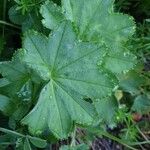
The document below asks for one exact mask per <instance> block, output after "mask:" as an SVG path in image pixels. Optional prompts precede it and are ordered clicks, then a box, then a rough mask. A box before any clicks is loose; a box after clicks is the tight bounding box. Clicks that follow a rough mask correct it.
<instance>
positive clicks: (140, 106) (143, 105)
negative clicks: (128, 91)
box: [132, 95, 150, 114]
mask: <svg viewBox="0 0 150 150" xmlns="http://www.w3.org/2000/svg"><path fill="white" fill-rule="evenodd" d="M132 110H133V111H136V112H139V113H141V114H144V113H149V112H150V99H149V98H148V97H147V96H146V95H140V96H138V97H136V98H135V100H134V104H133V106H132Z"/></svg>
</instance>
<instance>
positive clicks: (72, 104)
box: [0, 0, 137, 150]
mask: <svg viewBox="0 0 150 150" xmlns="http://www.w3.org/2000/svg"><path fill="white" fill-rule="evenodd" d="M15 2H16V4H17V5H13V6H12V7H11V8H10V10H9V17H10V20H11V21H12V22H13V23H15V24H18V25H21V27H22V32H23V40H22V48H20V49H19V50H17V51H16V52H15V53H14V55H13V58H12V60H11V61H3V62H1V63H0V73H1V75H2V78H1V79H0V104H1V105H0V110H1V111H2V113H3V115H5V116H8V117H9V124H8V127H9V128H11V129H12V130H14V131H10V130H7V129H3V128H0V131H1V132H4V133H6V136H8V135H7V134H10V133H13V134H14V135H17V137H19V138H17V139H15V140H14V139H13V142H12V138H10V136H8V138H6V139H7V140H6V141H7V143H6V144H4V145H6V146H7V145H13V146H14V145H15V146H14V147H16V149H17V148H18V145H19V146H20V149H21V148H24V150H26V149H31V148H32V147H34V146H36V147H40V146H39V145H37V144H35V143H34V142H33V141H32V139H35V141H36V143H38V142H39V141H41V142H42V148H43V147H45V146H46V144H45V140H42V139H40V138H44V139H46V140H47V141H48V142H51V140H52V141H53V140H54V141H55V138H57V139H61V140H62V139H67V138H68V137H71V138H72V142H71V145H69V146H64V147H62V148H61V149H62V150H65V149H71V150H76V149H77V150H78V149H88V146H87V145H84V144H81V145H76V142H75V138H76V137H75V136H76V134H74V133H76V128H75V127H82V128H85V129H86V128H89V127H90V128H93V129H94V128H95V127H98V126H100V125H102V126H103V127H104V126H105V125H108V126H109V127H111V128H113V127H116V126H117V125H116V124H117V119H116V116H117V112H118V111H119V106H120V104H119V102H118V101H117V99H116V98H115V97H114V96H113V95H114V92H115V91H116V90H117V89H118V88H119V86H120V83H122V87H124V86H123V85H125V84H123V79H122V78H121V77H124V76H126V75H128V74H129V73H130V72H129V71H130V70H132V69H133V68H134V67H135V65H136V64H137V58H136V55H135V54H134V53H132V51H131V50H130V47H131V46H132V45H133V43H132V42H130V40H131V38H132V36H133V35H134V34H135V22H134V19H133V18H132V17H131V16H128V15H124V14H121V13H116V12H114V8H113V7H114V1H113V0H92V1H91V0H76V1H75V0H62V2H61V5H56V3H54V2H53V1H48V0H47V1H46V2H45V1H35V0H34V1H33V0H29V1H28V0H19V1H18V0H15ZM57 2H58V3H59V1H57ZM39 12H40V13H39ZM41 20H42V23H43V25H42V24H41ZM7 25H8V24H7ZM9 25H11V24H9ZM14 27H16V26H14ZM35 30H36V31H35ZM49 33H50V34H49ZM127 73H128V74H127ZM121 81H122V82H121ZM135 104H136V106H134V105H135ZM134 105H133V108H134V107H137V103H134ZM106 109H108V110H109V111H108V112H107V113H106V112H105V111H106ZM110 114H111V115H110ZM122 118H123V120H124V121H125V120H126V118H125V117H124V116H122ZM126 125H127V129H128V130H129V131H127V132H126V133H132V135H133V134H134V133H135V132H134V131H133V130H132V129H133V127H132V123H131V124H130V123H128V122H127V123H126ZM26 127H28V129H27V128H26ZM130 129H131V130H130ZM28 134H31V135H32V136H33V137H32V136H29V135H28ZM103 134H104V136H107V137H108V134H107V133H106V134H105V132H104V133H103ZM103 134H102V135H103ZM129 135H131V134H129ZM2 136H5V135H2ZM34 136H39V137H40V138H36V137H34ZM53 136H55V138H54V137H53ZM134 137H135V136H134ZM134 137H133V139H134ZM112 139H113V140H116V141H117V142H120V143H121V144H122V143H123V141H122V140H120V139H117V138H115V137H114V136H112ZM49 140H50V141H49ZM16 141H19V144H17V143H18V142H17V143H16ZM37 141H38V142H37ZM11 142H12V143H13V144H12V143H11ZM30 142H31V143H32V144H33V145H34V146H33V145H31V143H30ZM20 143H21V144H20ZM43 143H44V144H43ZM128 144H129V145H130V144H131V143H127V142H126V143H125V144H124V145H125V146H127V147H129V148H131V149H134V148H132V147H131V146H129V145H128ZM6 146H4V148H5V147H6ZM34 148H35V147H34Z"/></svg>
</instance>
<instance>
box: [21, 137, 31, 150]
mask: <svg viewBox="0 0 150 150" xmlns="http://www.w3.org/2000/svg"><path fill="white" fill-rule="evenodd" d="M23 150H32V149H31V146H30V143H29V140H28V138H25V141H24V145H23Z"/></svg>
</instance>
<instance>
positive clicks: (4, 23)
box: [0, 20, 20, 29]
mask: <svg viewBox="0 0 150 150" xmlns="http://www.w3.org/2000/svg"><path fill="white" fill-rule="evenodd" d="M0 24H3V25H7V26H10V27H13V28H16V29H20V27H18V26H16V25H14V24H11V23H8V22H6V21H3V20H0Z"/></svg>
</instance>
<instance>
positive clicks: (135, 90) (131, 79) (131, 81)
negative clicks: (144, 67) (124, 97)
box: [119, 70, 147, 95]
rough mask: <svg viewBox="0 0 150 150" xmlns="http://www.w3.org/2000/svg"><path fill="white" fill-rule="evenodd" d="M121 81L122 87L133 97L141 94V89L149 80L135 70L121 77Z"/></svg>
mask: <svg viewBox="0 0 150 150" xmlns="http://www.w3.org/2000/svg"><path fill="white" fill-rule="evenodd" d="M119 80H120V87H121V88H122V89H123V90H124V91H126V92H129V93H131V94H132V95H137V94H140V92H141V90H140V87H141V86H142V85H145V84H146V82H147V79H146V78H145V77H144V76H142V75H140V72H136V71H135V70H133V71H130V72H128V73H127V74H125V75H121V76H119Z"/></svg>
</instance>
